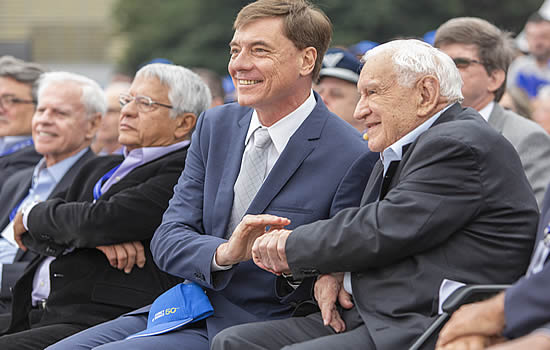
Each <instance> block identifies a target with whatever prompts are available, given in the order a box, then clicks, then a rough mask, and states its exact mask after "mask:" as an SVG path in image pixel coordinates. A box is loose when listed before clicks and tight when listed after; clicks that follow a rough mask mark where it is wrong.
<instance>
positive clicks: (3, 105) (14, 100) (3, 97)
mask: <svg viewBox="0 0 550 350" xmlns="http://www.w3.org/2000/svg"><path fill="white" fill-rule="evenodd" d="M7 98H9V99H10V100H9V103H5V100H6V99H7ZM31 103H32V104H33V105H35V104H36V101H35V100H24V99H22V98H19V97H15V95H11V94H6V95H1V96H0V107H1V108H11V107H13V106H14V105H18V104H31Z"/></svg>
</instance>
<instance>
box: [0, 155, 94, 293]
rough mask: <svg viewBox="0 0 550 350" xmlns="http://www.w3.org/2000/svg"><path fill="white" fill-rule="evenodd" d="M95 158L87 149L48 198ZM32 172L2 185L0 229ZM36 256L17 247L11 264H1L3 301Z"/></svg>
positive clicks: (28, 185) (29, 182) (25, 189)
mask: <svg viewBox="0 0 550 350" xmlns="http://www.w3.org/2000/svg"><path fill="white" fill-rule="evenodd" d="M92 158H95V154H94V152H92V150H91V149H88V151H87V152H86V153H84V154H83V155H82V157H80V159H78V160H77V161H76V162H75V163H74V164H73V166H72V167H71V168H70V169H69V170H68V171H67V172H66V173H65V175H63V177H62V178H61V180H60V181H59V182H58V183H57V185H56V186H55V188H54V189H53V191H52V193H51V194H50V196H49V198H53V197H55V196H56V195H58V194H59V193H61V192H63V191H65V190H67V188H69V186H70V185H71V183H72V182H73V179H74V177H75V176H76V174H77V173H78V171H79V170H80V168H81V167H82V166H83V165H84V164H85V163H86V162H87V161H88V160H90V159H92ZM33 172H34V167H31V168H28V169H23V170H20V171H18V172H16V173H15V174H13V175H12V176H10V177H9V178H8V179H7V180H6V182H5V186H4V187H2V190H1V191H0V203H2V206H0V230H2V229H3V228H4V227H6V225H7V224H8V223H9V222H10V219H9V215H10V213H11V211H12V210H13V208H15V207H16V206H17V205H18V204H19V203H21V201H22V200H23V199H24V198H25V197H26V196H27V194H28V193H29V189H30V188H31V185H32V174H33ZM35 256H36V254H35V253H33V252H32V251H30V250H27V251H26V252H24V251H22V250H21V249H19V250H18V251H17V255H16V256H15V260H14V263H13V264H3V265H2V284H1V289H0V299H2V301H3V302H6V301H8V302H9V300H11V288H13V286H14V285H15V282H17V279H19V277H21V275H22V274H23V271H24V270H25V268H26V267H27V265H28V264H29V261H31V260H32V259H33V258H34V257H35Z"/></svg>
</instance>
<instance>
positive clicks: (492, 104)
mask: <svg viewBox="0 0 550 350" xmlns="http://www.w3.org/2000/svg"><path fill="white" fill-rule="evenodd" d="M494 107H495V102H494V101H491V102H489V104H488V105H487V106H485V107H483V108H482V109H481V110H480V111H479V114H481V116H482V117H483V119H485V121H487V122H488V121H489V117H490V116H491V113H492V112H493V108H494Z"/></svg>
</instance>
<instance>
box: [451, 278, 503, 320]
mask: <svg viewBox="0 0 550 350" xmlns="http://www.w3.org/2000/svg"><path fill="white" fill-rule="evenodd" d="M508 287H510V285H509V284H479V285H468V286H464V287H460V288H458V289H457V290H455V291H454V292H453V293H452V294H451V295H450V296H449V297H448V298H447V300H445V302H444V303H443V305H442V306H441V308H442V309H443V311H444V312H446V313H449V314H452V313H453V312H455V311H456V310H457V309H458V308H459V307H460V306H461V305H464V304H470V303H474V302H476V301H481V300H485V299H488V298H490V297H492V296H493V295H495V294H498V293H500V292H502V291H503V290H506V289H508Z"/></svg>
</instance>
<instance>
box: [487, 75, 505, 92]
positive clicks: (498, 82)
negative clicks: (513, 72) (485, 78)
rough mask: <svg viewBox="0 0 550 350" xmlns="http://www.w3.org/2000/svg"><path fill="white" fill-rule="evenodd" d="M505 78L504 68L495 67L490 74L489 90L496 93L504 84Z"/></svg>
mask: <svg viewBox="0 0 550 350" xmlns="http://www.w3.org/2000/svg"><path fill="white" fill-rule="evenodd" d="M504 79H506V73H504V71H503V70H502V69H495V70H493V71H492V72H491V74H489V85H488V86H487V90H489V92H491V93H495V91H497V90H498V89H499V88H500V87H501V86H502V84H504Z"/></svg>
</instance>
